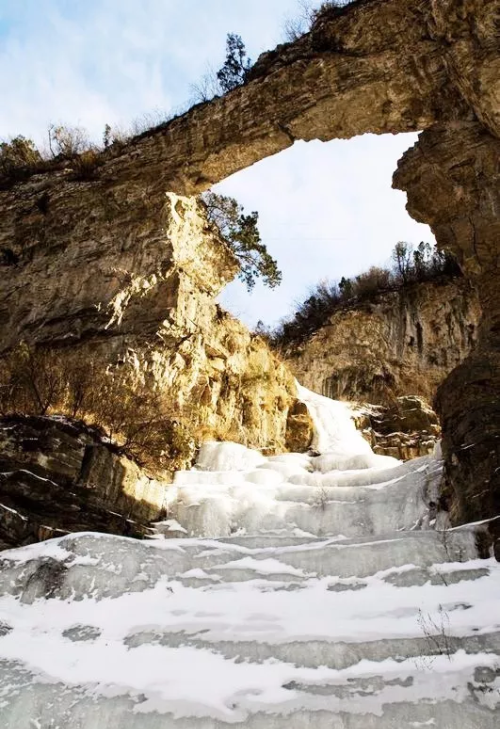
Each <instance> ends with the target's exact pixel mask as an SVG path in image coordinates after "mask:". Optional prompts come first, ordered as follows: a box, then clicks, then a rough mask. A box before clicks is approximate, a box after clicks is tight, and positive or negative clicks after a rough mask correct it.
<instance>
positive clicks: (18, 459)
mask: <svg viewBox="0 0 500 729" xmlns="http://www.w3.org/2000/svg"><path fill="white" fill-rule="evenodd" d="M165 488H166V484H163V483H161V482H158V481H156V480H154V479H151V478H149V477H148V476H147V475H146V474H145V473H144V472H143V471H141V469H140V468H139V467H138V466H137V464H136V463H134V462H133V461H131V460H130V459H129V458H126V457H125V456H123V455H120V454H119V453H118V452H117V450H116V448H113V447H112V446H110V444H109V443H106V442H105V441H104V440H103V438H102V435H101V434H99V433H98V432H97V431H96V430H95V429H91V428H88V427H86V426H85V425H83V423H80V422H78V421H71V420H68V419H65V418H49V417H29V416H11V417H5V418H2V419H0V549H4V548H12V547H19V546H23V545H25V544H31V543H33V542H37V541H40V540H43V539H49V538H52V537H58V536H63V535H64V534H67V533H69V532H81V531H99V532H105V533H107V534H122V535H129V536H135V537H142V536H143V535H144V534H145V533H146V532H147V523H148V522H149V521H151V520H152V519H155V518H157V517H159V516H160V515H161V512H162V508H163V503H164V497H165Z"/></svg>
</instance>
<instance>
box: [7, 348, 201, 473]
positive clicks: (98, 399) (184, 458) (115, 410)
mask: <svg viewBox="0 0 500 729" xmlns="http://www.w3.org/2000/svg"><path fill="white" fill-rule="evenodd" d="M10 414H27V415H42V416H44V415H49V414H61V415H66V416H68V417H71V418H78V419H81V420H83V421H84V422H86V423H87V424H88V425H93V426H96V427H97V428H99V429H100V430H101V431H102V432H103V433H105V434H106V435H107V436H108V438H109V440H110V443H111V444H112V445H113V447H114V448H115V449H116V450H117V451H118V452H120V453H124V454H126V455H128V456H129V457H131V458H133V459H134V460H136V461H137V462H138V463H139V464H140V465H142V466H145V467H146V468H148V469H150V470H152V471H158V470H162V469H174V470H175V469H177V468H181V467H184V466H186V464H189V463H190V462H191V461H192V458H193V457H194V447H195V443H194V439H193V437H192V435H191V432H190V430H189V428H188V427H187V425H186V423H185V422H183V418H182V416H181V414H180V413H179V411H178V408H176V407H175V406H174V405H173V404H170V403H168V402H167V401H166V398H165V397H164V396H162V394H161V393H160V392H159V391H158V390H157V389H155V388H153V387H148V386H147V385H146V384H145V383H142V384H141V383H140V382H137V379H136V377H135V374H134V372H133V370H132V368H130V367H128V366H127V365H121V366H108V367H107V368H106V367H105V366H104V365H103V363H102V362H100V361H99V360H98V358H97V357H90V358H88V359H85V360H83V359H82V358H81V356H80V355H79V353H70V352H67V351H66V350H55V349H48V348H42V347H37V348H30V347H28V346H26V345H25V344H21V345H20V346H19V347H18V348H17V349H16V350H14V351H13V352H11V353H10V354H9V355H8V356H6V357H4V358H3V359H2V360H0V415H10Z"/></svg>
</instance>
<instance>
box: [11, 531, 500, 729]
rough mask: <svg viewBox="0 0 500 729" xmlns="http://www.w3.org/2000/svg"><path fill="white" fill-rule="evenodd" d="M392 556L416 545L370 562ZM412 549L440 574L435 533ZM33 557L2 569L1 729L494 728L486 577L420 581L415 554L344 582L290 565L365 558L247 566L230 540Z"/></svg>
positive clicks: (18, 557)
mask: <svg viewBox="0 0 500 729" xmlns="http://www.w3.org/2000/svg"><path fill="white" fill-rule="evenodd" d="M472 536H473V535H472ZM453 539H455V540H460V542H461V544H463V545H464V546H465V545H466V541H464V539H465V533H462V534H458V535H455V536H453ZM398 540H399V541H403V542H404V541H408V542H409V543H411V542H412V540H413V536H412V535H406V536H404V537H394V539H393V540H389V539H387V540H382V541H381V542H372V543H367V544H366V546H367V548H369V550H371V551H373V550H374V549H378V545H379V544H380V545H381V546H383V544H382V542H384V543H388V542H391V541H392V542H395V543H397V541H398ZM419 540H420V542H421V546H424V545H426V546H427V548H428V549H429V550H430V552H432V549H434V547H438V546H440V549H441V551H440V552H439V554H440V555H441V557H442V558H444V559H445V558H446V549H445V548H444V547H442V544H441V542H440V540H439V536H438V535H436V534H435V533H434V532H422V533H421V536H420V537H419ZM419 540H417V541H419ZM432 545H434V547H432ZM37 547H38V550H39V551H38V555H37V554H36V552H37V548H32V549H30V561H28V562H27V561H26V560H25V558H24V554H23V550H15V551H12V552H10V553H7V554H6V560H5V562H4V563H3V564H2V569H0V586H1V590H0V626H2V630H0V636H1V637H0V716H1V717H2V729H31V727H32V726H33V724H32V722H33V721H36V722H39V724H40V726H42V727H43V726H45V727H51V726H53V727H58V726H60V727H63V726H66V725H67V722H68V721H69V720H70V719H71V720H74V721H75V722H77V724H76V725H77V726H79V727H80V728H81V729H97V728H98V727H99V729H118V728H119V729H123V727H125V729H143V728H144V727H146V729H150V728H152V729H161V728H162V727H163V726H165V722H167V723H168V725H172V726H173V727H177V726H180V727H182V729H187V727H191V728H192V729H198V728H199V729H205V728H206V727H223V726H231V725H234V724H237V725H238V724H239V723H243V725H248V726H251V727H255V728H256V729H267V728H268V727H269V726H271V727H272V728H273V729H274V728H275V727H278V729H285V727H287V726H292V727H297V729H298V727H301V726H304V725H312V724H314V726H320V727H322V728H324V729H326V727H331V726H335V722H336V720H337V718H338V719H339V720H340V719H341V720H342V722H343V724H342V725H339V726H346V727H349V729H365V727H366V726H370V727H376V728H377V729H378V728H380V729H383V728H385V729H389V728H390V727H393V726H398V727H403V728H404V727H409V726H411V725H412V724H411V723H410V722H421V723H425V722H429V721H430V719H435V720H436V722H437V726H439V727H444V729H453V724H452V723H451V722H453V723H454V725H455V726H460V727H461V729H476V727H479V726H481V729H483V727H486V729H493V728H494V727H496V726H497V724H496V721H497V720H498V716H499V710H500V695H499V690H500V673H499V672H498V666H499V660H500V616H499V615H498V610H497V606H498V603H499V601H500V565H499V564H498V563H497V562H495V561H494V560H477V559H474V560H469V561H468V562H464V563H446V562H444V563H436V564H435V565H434V564H429V565H428V566H427V567H425V568H418V567H417V566H416V565H417V564H418V563H419V560H420V552H421V550H418V549H417V548H415V546H414V547H413V552H412V553H411V554H409V555H408V556H413V557H414V558H415V559H414V564H408V565H404V566H401V567H399V568H391V566H390V564H389V560H390V558H391V553H390V552H385V554H386V569H384V570H379V571H377V572H375V573H371V574H369V575H366V576H364V577H361V578H360V577H356V576H352V577H349V578H342V577H338V576H337V575H335V568H334V567H333V565H334V563H332V566H331V567H330V568H329V572H330V574H327V575H323V576H321V575H319V574H317V573H315V572H314V571H312V570H307V569H303V568H301V567H295V568H293V566H291V565H290V559H292V560H293V555H297V554H298V553H300V549H301V548H305V550H306V552H307V553H309V554H312V555H314V556H315V564H316V566H318V567H319V566H320V565H325V564H327V563H328V560H329V559H330V558H331V555H330V552H331V550H332V548H334V552H337V553H338V554H340V553H343V552H345V551H346V550H349V549H350V548H353V549H356V548H357V549H358V551H359V549H360V548H361V549H362V544H360V545H356V544H355V543H352V544H347V543H339V544H337V545H336V544H335V543H334V542H333V541H332V542H325V541H323V542H319V541H316V542H314V541H313V542H312V543H305V544H304V545H303V547H302V546H301V544H300V541H299V542H298V543H297V544H296V545H295V546H294V547H292V546H289V547H281V546H280V540H279V539H276V540H275V544H274V546H273V547H267V548H266V551H265V552H263V551H262V549H261V548H260V547H255V548H250V547H246V548H245V549H244V550H243V552H241V549H242V547H241V545H240V544H239V543H238V540H236V541H235V542H234V543H233V542H232V541H231V540H229V541H227V542H216V541H208V542H207V541H206V540H177V541H176V540H174V541H172V542H170V543H164V544H161V545H159V544H152V543H149V544H148V543H138V542H134V541H133V540H128V539H126V538H113V537H103V536H101V537H96V536H93V535H77V536H72V537H64V538H62V539H60V540H56V541H55V542H53V543H52V549H51V550H49V551H50V554H51V555H53V556H51V557H50V558H49V557H47V548H46V546H45V545H37ZM54 547H55V549H54ZM431 547H432V548H431ZM207 548H208V549H207ZM297 550H299V551H297ZM207 552H208V555H207ZM434 554H438V552H434ZM203 555H205V556H203ZM270 555H273V556H270ZM83 557H86V558H87V559H86V560H83V559H82V558H83ZM132 565H133V571H130V569H131V567H132ZM124 566H127V569H128V571H129V573H128V575H127V576H126V579H124V576H123V574H122V571H121V568H122V567H124ZM186 567H190V569H185V568H186ZM247 573H248V576H247V578H246V579H245V575H246V574H247ZM438 573H439V575H441V577H442V576H443V575H446V576H447V577H445V579H441V577H439V576H438ZM433 576H434V577H433ZM136 578H138V580H136ZM242 578H243V579H242ZM48 585H50V586H51V594H50V597H48V598H47V597H46V598H43V597H41V591H42V590H46V591H47V587H48ZM443 616H445V617H443ZM61 687H64V688H63V690H61ZM396 719H397V721H396ZM327 720H328V721H327ZM50 722H53V723H52V724H51V723H50ZM270 722H271V723H270ZM457 722H458V723H457Z"/></svg>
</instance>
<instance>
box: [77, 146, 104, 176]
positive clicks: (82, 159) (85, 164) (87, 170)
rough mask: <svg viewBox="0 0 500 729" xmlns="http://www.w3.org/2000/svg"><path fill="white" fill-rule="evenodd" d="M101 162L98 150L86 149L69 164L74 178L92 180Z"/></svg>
mask: <svg viewBox="0 0 500 729" xmlns="http://www.w3.org/2000/svg"><path fill="white" fill-rule="evenodd" d="M101 164H102V161H101V157H100V154H99V152H98V151H97V150H96V149H87V150H86V151H85V152H82V153H81V154H79V155H77V156H76V157H75V159H74V160H73V162H72V165H71V166H72V169H73V172H74V173H75V179H77V180H94V179H95V178H96V176H97V170H98V169H99V167H100V166H101Z"/></svg>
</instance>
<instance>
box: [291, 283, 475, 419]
mask: <svg viewBox="0 0 500 729" xmlns="http://www.w3.org/2000/svg"><path fill="white" fill-rule="evenodd" d="M480 316H481V311H480V307H479V301H478V297H477V294H476V292H475V290H474V289H473V288H472V287H471V286H470V284H468V282H467V281H465V280H462V279H455V280H453V281H450V282H448V283H444V284H443V283H430V282H429V283H421V284H417V285H415V286H413V287H411V288H410V289H408V290H403V291H398V292H391V293H386V294H381V295H379V296H378V297H377V299H376V300H375V301H374V302H370V303H365V304H363V303H362V304H360V305H359V306H354V307H352V308H350V309H344V310H340V311H337V312H336V313H335V314H333V315H332V316H331V317H329V319H328V320H327V321H326V322H325V324H324V326H323V327H322V328H321V329H319V330H318V331H317V332H315V334H314V335H313V336H311V337H310V338H309V339H307V340H306V341H305V342H303V343H301V344H300V345H293V346H291V347H288V348H287V349H285V350H284V351H283V356H284V359H285V362H286V364H287V365H288V366H289V367H290V369H291V370H292V372H293V373H294V375H295V376H296V378H297V379H298V380H299V382H300V383H301V384H303V385H304V386H305V387H308V388H309V389H311V390H314V391H315V392H321V393H322V394H323V395H327V396H328V397H332V398H334V399H345V400H357V401H362V402H369V403H374V404H382V405H388V404H391V403H393V402H394V400H395V398H396V397H401V396H403V395H405V394H413V395H421V396H422V397H424V398H426V399H427V400H429V401H432V399H433V398H434V396H435V394H436V390H437V387H438V385H440V384H441V382H443V380H444V379H445V377H446V375H447V374H448V373H449V372H450V371H451V370H452V369H453V367H456V366H457V365H458V364H459V363H460V362H462V361H463V360H464V359H465V357H466V356H467V355H468V354H469V352H470V350H471V348H472V347H473V345H474V342H475V340H476V337H477V329H478V325H479V320H480Z"/></svg>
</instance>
